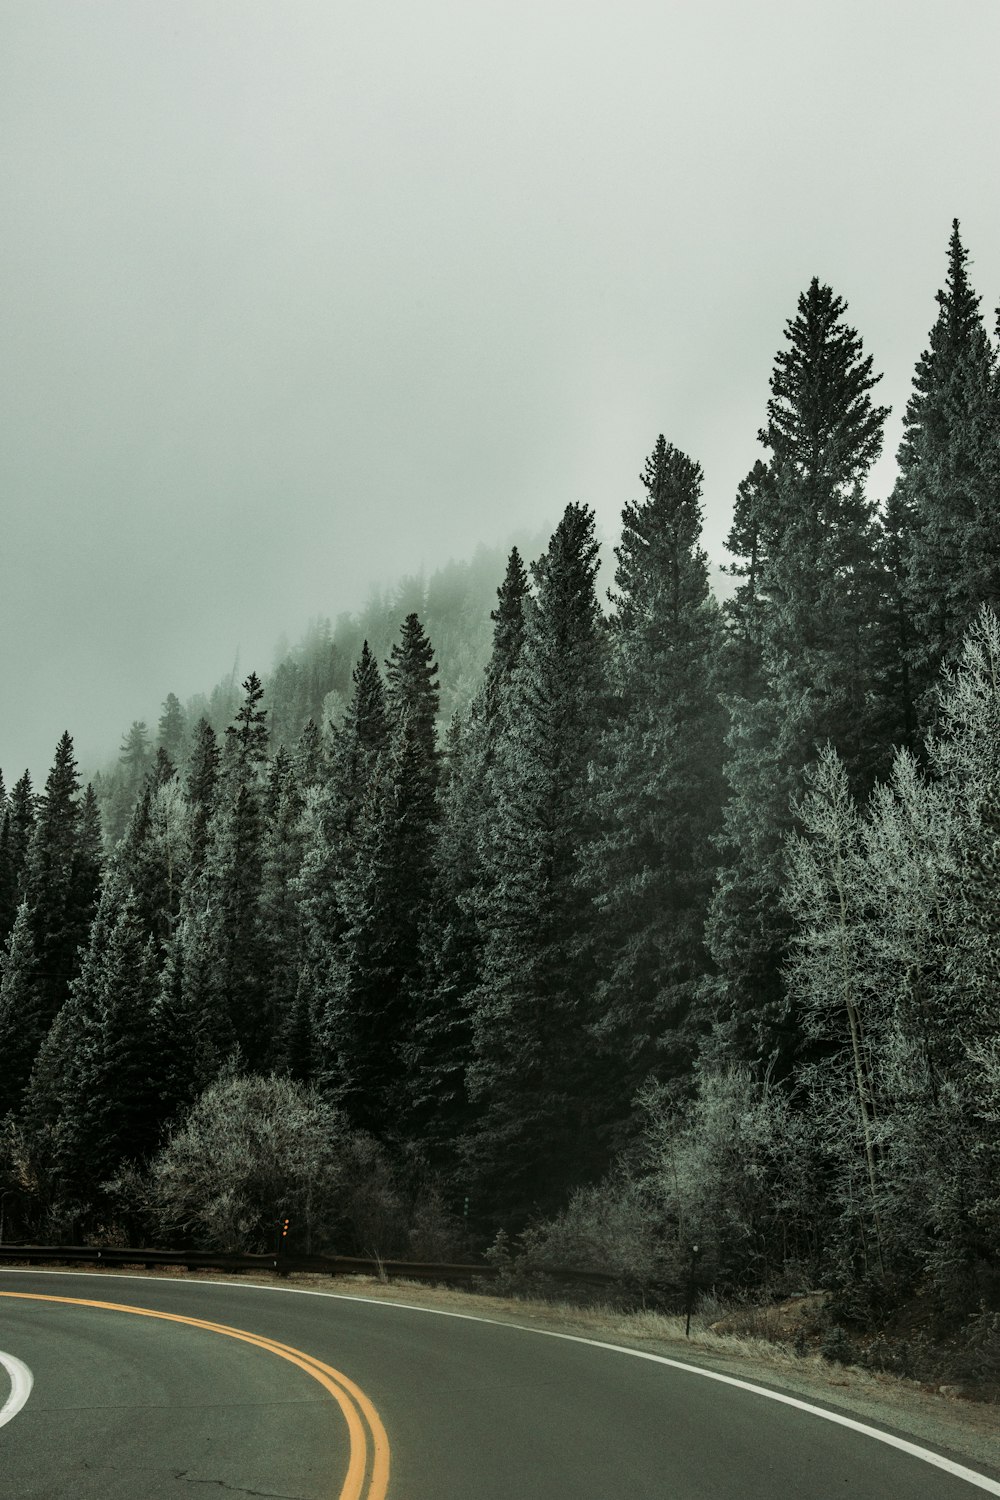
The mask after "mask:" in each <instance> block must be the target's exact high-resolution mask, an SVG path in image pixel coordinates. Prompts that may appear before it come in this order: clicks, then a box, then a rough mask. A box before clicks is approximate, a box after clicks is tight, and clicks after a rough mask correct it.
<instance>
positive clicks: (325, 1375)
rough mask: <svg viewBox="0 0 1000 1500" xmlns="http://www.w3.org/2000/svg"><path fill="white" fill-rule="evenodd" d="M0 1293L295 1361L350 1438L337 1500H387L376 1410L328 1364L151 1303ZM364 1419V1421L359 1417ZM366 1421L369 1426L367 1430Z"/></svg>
mask: <svg viewBox="0 0 1000 1500" xmlns="http://www.w3.org/2000/svg"><path fill="white" fill-rule="evenodd" d="M0 1297H12V1298H15V1299H17V1300H18V1301H21V1302H59V1303H64V1304H66V1305H68V1306H70V1307H99V1308H103V1309H104V1310H105V1311H107V1312H123V1313H132V1314H133V1315H134V1316H136V1317H140V1318H159V1319H160V1320H161V1321H163V1322H165V1323H184V1324H186V1325H187V1326H188V1327H189V1328H201V1329H204V1330H205V1331H206V1332H208V1333H219V1334H223V1335H225V1337H226V1338H232V1339H239V1340H240V1341H241V1342H242V1343H244V1344H251V1345H253V1346H254V1347H255V1348H257V1349H264V1350H266V1351H267V1352H268V1353H269V1354H276V1355H277V1356H278V1358H279V1359H284V1360H286V1361H287V1362H288V1363H289V1364H292V1365H297V1366H298V1368H299V1369H300V1370H304V1371H305V1373H306V1374H307V1375H311V1376H312V1378H313V1379H314V1380H316V1381H318V1382H319V1384H320V1385H321V1386H323V1388H324V1389H325V1390H326V1391H328V1392H329V1394H330V1395H331V1396H332V1397H333V1399H334V1400H335V1401H336V1402H337V1405H338V1406H339V1407H340V1409H341V1411H342V1413H343V1415H344V1419H345V1421H346V1423H347V1431H348V1437H349V1439H350V1460H349V1462H348V1466H347V1475H346V1477H345V1479H344V1483H343V1486H342V1488H341V1491H340V1495H339V1496H338V1500H385V1495H386V1492H387V1490H388V1488H389V1439H388V1436H387V1434H386V1430H385V1428H384V1427H383V1425H382V1420H381V1418H380V1417H379V1414H378V1412H377V1411H376V1410H375V1407H374V1406H373V1405H372V1403H371V1401H370V1400H369V1398H368V1397H367V1396H366V1395H365V1393H364V1391H363V1390H361V1388H360V1387H359V1386H357V1385H355V1383H354V1381H353V1380H350V1379H349V1378H348V1377H347V1376H346V1375H344V1374H342V1373H341V1371H340V1370H335V1369H334V1368H333V1366H332V1365H326V1364H324V1363H323V1362H322V1360H319V1359H316V1358H315V1357H314V1356H313V1355H311V1354H306V1353H305V1352H304V1351H303V1350H301V1349H293V1348H292V1347H291V1345H290V1344H279V1343H278V1342H276V1341H275V1340H274V1339H268V1338H264V1337H263V1335H261V1334H257V1333H250V1332H248V1331H247V1330H246V1329H244V1328H230V1327H228V1326H227V1325H226V1324H225V1323H211V1322H207V1321H206V1320H205V1319H204V1318H189V1317H186V1316H185V1315H184V1314H182V1313H168V1312H158V1311H156V1310H155V1309H154V1308H151V1307H131V1306H129V1304H128V1303H125V1302H97V1301H94V1300H93V1299H92V1298H89V1297H51V1296H45V1295H43V1294H42V1293H40V1292H0ZM362 1417H363V1418H364V1421H362ZM365 1422H367V1424H368V1428H367V1430H366V1428H365ZM368 1431H370V1432H371V1439H372V1463H371V1473H370V1476H369V1480H368V1487H367V1490H366V1489H365V1474H366V1472H367V1471H368Z"/></svg>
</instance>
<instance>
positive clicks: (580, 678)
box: [469, 505, 604, 1221]
mask: <svg viewBox="0 0 1000 1500" xmlns="http://www.w3.org/2000/svg"><path fill="white" fill-rule="evenodd" d="M597 567H598V559H597V543H596V541H595V539H594V518H593V514H592V513H591V512H590V511H589V510H588V509H587V508H586V507H585V506H578V505H570V506H568V507H567V509H566V512H565V514H564V516H563V518H562V521H561V522H560V524H559V526H558V527H557V529H556V531H555V533H554V535H553V537H552V540H551V542H550V544H549V548H548V551H547V552H546V553H545V555H544V556H543V557H542V558H541V559H539V561H538V562H537V563H536V564H535V565H534V568H533V569H532V572H533V576H534V581H535V586H536V589H537V595H536V597H535V598H534V599H533V600H532V601H531V602H530V604H529V606H528V608H527V611H526V620H525V634H524V646H523V652H522V655H521V659H520V664H519V665H518V666H517V668H516V669H515V671H514V673H513V679H512V682H511V700H510V711H509V717H508V718H507V720H506V723H505V727H504V730H503V732H502V734H501V737H500V740H499V742H498V744H497V747H496V759H495V765H494V772H493V777H494V782H495V791H494V796H495V804H496V810H497V817H496V823H495V826H494V827H493V828H492V829H489V830H484V838H485V840H487V843H486V847H485V849H484V858H485V861H486V866H487V871H488V877H489V880H490V882H491V888H490V890H489V894H488V898H487V901H486V904H485V910H484V931H485V951H484V955H483V972H482V980H481V983H480V986H479V989H478V991H477V993H476V996H475V1009H474V1016H473V1024H474V1059H473V1064H472V1067H471V1069H470V1078H469V1082H470V1090H471V1092H472V1095H473V1098H474V1100H476V1101H478V1105H479V1109H480V1116H479V1119H478V1121H477V1123H476V1126H475V1128H474V1131H473V1134H472V1138H471V1140H470V1142H469V1156H470V1169H471V1171H472V1172H473V1173H474V1175H475V1178H476V1181H477V1189H476V1190H477V1193H478V1195H479V1196H480V1197H482V1198H486V1199H488V1200H489V1201H490V1202H491V1203H493V1204H495V1206H496V1208H497V1210H498V1212H500V1213H502V1214H503V1215H505V1216H506V1217H508V1218H509V1219H510V1220H511V1221H516V1220H518V1219H522V1220H523V1216H524V1215H525V1214H526V1213H527V1212H528V1211H530V1209H531V1208H532V1206H533V1205H536V1204H538V1205H545V1206H549V1205H551V1204H552V1202H553V1201H554V1198H555V1197H556V1196H557V1195H558V1194H559V1193H560V1192H562V1191H563V1190H564V1189H565V1188H566V1186H567V1184H568V1183H569V1182H572V1181H579V1180H580V1179H581V1178H582V1177H585V1176H586V1175H587V1173H588V1172H589V1171H592V1170H593V1169H594V1167H595V1165H596V1161H597V1159H598V1158H599V1154H600V1153H599V1148H598V1146H597V1144H596V1142H595V1126H594V1119H593V1115H592V1108H591V1106H592V1097H591V1096H592V1092H593V1091H592V1078H591V1076H590V1074H591V1057H590V1051H591V1049H590V1046H589V1042H588V1030H587V1026H588V1021H589V1019H590V1016H589V1014H588V1005H587V1000H588V998H589V997H588V985H587V980H586V975H585V973H584V972H583V965H582V963H581V944H582V941H583V938H584V935H585V934H586V932H587V926H588V906H589V903H588V901H587V897H586V894H585V892H584V891H583V890H582V889H581V885H580V882H579V880H578V874H579V850H580V847H581V844H582V843H583V842H584V839H585V836H586V833H587V831H588V822H589V817H590V809H589V802H588V797H587V794H586V786H587V764H588V760H589V759H590V755H591V752H592V748H593V745H594V740H595V734H596V728H597V725H598V723H599V721H600V716H601V708H602V694H603V686H604V685H603V673H602V668H603V649H604V631H603V626H602V622H601V616H600V609H599V606H598V603H597V598H596V595H595V592H594V579H595V576H596V572H597Z"/></svg>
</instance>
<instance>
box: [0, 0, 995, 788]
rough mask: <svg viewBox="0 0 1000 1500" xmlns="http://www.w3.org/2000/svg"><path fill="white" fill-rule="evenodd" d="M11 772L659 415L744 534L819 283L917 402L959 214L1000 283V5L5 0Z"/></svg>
mask: <svg viewBox="0 0 1000 1500" xmlns="http://www.w3.org/2000/svg"><path fill="white" fill-rule="evenodd" d="M0 30H2V46H0V100H2V104H0V110H2V127H3V128H2V131H0V195H2V202H3V208H4V224H5V232H4V236H3V241H2V244H0V348H2V349H3V359H2V361H0V401H2V403H3V413H4V441H3V443H2V444H0V491H2V493H3V497H4V502H3V503H4V525H3V555H2V561H0V570H2V571H0V635H2V639H3V640H4V642H5V649H4V652H3V658H2V663H0V703H2V704H3V714H2V722H0V764H2V765H3V767H4V768H5V770H6V771H7V773H8V775H10V774H12V773H16V774H19V773H20V770H21V769H23V768H24V766H25V765H28V766H30V768H31V769H32V772H33V774H34V776H35V778H36V780H38V781H41V779H42V778H43V777H44V775H45V773H46V770H47V768H48V766H49V764H50V762H51V756H52V752H53V748H54V746H55V744H56V742H57V740H58V738H59V735H60V734H61V733H62V732H63V730H64V729H66V728H69V729H71V731H72V733H73V734H74V736H75V740H76V744H77V748H78V752H79V754H80V756H81V759H82V761H83V763H84V764H85V765H87V766H90V767H94V766H97V765H100V764H103V763H104V762H105V761H106V759H107V758H108V757H109V756H111V757H113V756H114V755H115V753H116V749H117V744H118V742H119V739H120V736H121V734H122V732H123V731H124V729H125V728H126V727H127V726H128V724H129V723H130V722H131V721H132V720H133V719H136V718H143V717H145V718H147V719H150V720H151V719H152V718H153V717H154V716H155V714H156V713H158V711H159V703H160V702H161V701H162V697H163V695H164V693H165V692H166V691H168V690H170V691H174V692H176V693H177V694H178V696H179V697H180V698H181V699H182V700H184V699H187V698H188V697H189V696H190V695H192V694H194V693H198V692H208V691H209V690H210V688H211V685H212V684H213V683H215V682H216V681H218V680H219V678H221V677H222V676H223V675H224V674H226V673H228V672H229V670H230V668H231V666H232V662H233V660H234V658H235V656H236V653H237V651H238V652H239V661H240V663H241V670H242V671H243V672H245V671H247V670H250V669H252V668H256V669H258V670H260V671H261V672H265V671H267V670H269V669H270V666H271V664H272V660H273V653H274V648H275V643H276V642H277V641H278V640H279V638H280V637H281V635H282V634H283V633H285V634H287V635H288V637H290V638H291V639H292V640H293V641H294V640H295V639H297V638H298V637H299V636H300V635H301V634H302V632H303V631H304V630H305V629H306V627H307V624H308V622H309V621H310V620H311V619H314V618H315V617H317V616H327V617H331V618H335V617H336V616H337V615H338V614H339V613H340V612H341V611H342V610H357V609H359V608H361V607H362V606H363V604H364V600H365V598H366V595H367V592H368V588H369V585H370V584H371V583H377V584H380V585H391V584H393V583H394V581H395V580H396V579H398V578H399V577H401V576H402V575H404V574H409V573H412V572H414V571H417V570H418V569H419V568H420V567H421V566H423V567H424V568H425V569H426V571H427V572H428V574H430V573H433V571H434V570H435V569H436V568H438V567H440V566H442V565H444V564H445V563H447V561H448V559H449V558H450V557H454V558H457V559H463V558H464V559H467V558H471V557H472V556H473V554H474V552H475V549H476V547H477V545H479V544H480V543H484V544H486V545H488V546H491V547H492V546H498V545H501V544H503V543H505V542H506V541H507V540H508V539H509V538H510V537H511V536H512V535H521V534H533V535H534V534H538V533H540V532H544V533H545V534H549V533H550V532H551V529H552V528H553V527H554V526H555V525H556V523H557V521H558V519H559V517H560V516H561V515H562V513H563V511H564V509H565V507H566V505H567V504H569V503H582V504H586V505H589V506H591V507H592V508H593V509H594V511H595V513H596V517H597V525H598V531H599V533H601V534H602V535H603V536H604V538H605V539H606V541H607V542H608V543H609V544H613V543H614V542H615V540H616V539H617V535H618V529H619V513H620V510H621V507H622V505H623V504H624V503H625V502H626V501H627V500H628V498H629V497H630V496H631V495H632V494H633V492H634V487H635V479H636V474H637V461H638V460H637V455H641V454H644V453H646V452H647V451H648V448H649V444H650V441H651V434H655V433H657V432H660V431H661V430H662V431H664V432H665V433H666V434H667V436H668V437H669V438H670V440H671V441H672V442H675V443H677V444H678V445H679V446H680V447H681V448H682V449H683V450H684V451H685V452H688V453H691V454H692V455H694V456H696V457H697V458H698V460H699V462H700V463H701V464H702V466H703V468H704V471H705V510H706V531H705V540H706V545H707V547H708V550H709V553H710V555H711V556H712V558H713V559H715V560H716V561H721V560H722V557H723V541H724V538H725V535H726V532H727V530H728V527H729V524H730V519H731V516H732V509H733V502H734V496H735V493H736V487H737V485H738V483H739V482H740V480H741V479H742V477H743V476H744V475H745V474H746V473H747V472H748V470H749V468H750V467H751V465H752V463H753V461H754V459H755V457H756V456H757V454H758V449H757V445H756V433H757V430H758V428H759V426H760V423H761V392H762V390H764V389H765V388H766V381H767V378H768V373H769V370H770V367H771V360H772V357H773V353H774V349H775V340H776V330H779V329H780V328H781V326H782V323H783V321H784V319H785V318H786V317H787V316H788V315H789V310H790V308H791V307H792V306H793V305H794V299H795V297H796V296H797V295H798V293H799V292H800V291H801V290H802V288H803V287H805V286H806V285H807V284H808V281H809V279H810V277H811V276H813V275H818V276H819V277H820V279H821V281H823V282H826V283H829V284H830V285H832V286H833V287H835V288H836V289H837V290H838V292H839V293H840V294H841V295H843V296H844V297H845V298H846V299H847V302H848V304H849V306H850V310H851V317H852V319H853V320H854V322H855V324H856V325H857V326H858V327H859V328H860V329H862V330H863V332H864V337H865V340H866V347H867V348H869V349H870V350H871V352H872V353H873V355H874V358H875V362H876V366H877V368H878V369H879V370H881V371H883V372H884V374H885V379H884V381H883V384H882V387H881V388H880V398H881V399H882V400H883V401H884V402H885V403H886V404H888V405H889V406H891V407H892V408H893V412H892V416H891V417H890V419H889V421H888V424H887V427H886V445H885V455H886V457H885V459H884V460H883V464H882V466H881V468H877V469H876V470H875V473H874V475H873V477H872V486H873V488H874V490H875V491H876V492H877V493H879V494H880V495H881V496H882V497H883V498H884V497H885V495H887V493H888V490H889V488H890V487H891V482H892V456H893V455H894V452H895V449H896V446H897V444H898V441H899V437H900V434H901V431H902V415H903V409H904V406H905V402H906V398H907V392H908V386H909V380H910V374H911V371H912V367H913V362H914V360H915V358H916V356H917V354H918V353H919V351H920V349H921V348H922V346H923V340H924V339H925V337H926V332H927V329H928V327H929V326H930V323H931V320H932V316H933V313H934V303H933V300H932V296H933V288H934V287H935V286H937V285H938V282H939V273H940V247H941V244H942V235H944V234H946V232H947V226H948V225H949V224H950V222H951V220H952V218H953V217H955V216H956V215H958V216H959V217H960V218H961V219H962V223H963V229H964V232H965V235H966V239H967V243H968V244H969V246H970V247H971V248H972V251H973V256H974V264H973V275H974V278H975V281H976V284H977V286H978V287H980V288H981V290H982V292H983V295H984V296H985V297H986V298H987V300H989V299H990V298H993V297H995V294H996V289H997V287H998V286H1000V250H998V246H1000V207H998V199H997V194H996V191H995V160H994V152H993V150H992V142H993V139H994V126H995V77H994V67H993V60H994V58H995V57H996V56H997V54H998V51H1000V46H998V44H1000V17H998V12H997V10H996V7H995V6H993V5H991V4H979V3H966V4H963V5H962V6H961V7H960V24H949V25H944V24H943V22H942V16H941V12H940V8H939V7H938V6H936V5H932V4H930V3H927V0H916V3H914V0H886V3H882V4H879V5H878V6H875V7H871V6H867V5H862V4H860V3H857V0H853V3H847V4H839V5H837V6H836V7H834V6H820V7H818V8H817V7H802V6H801V5H798V4H795V3H792V0H766V3H763V4H758V5H755V6H753V7H752V8H748V7H745V6H741V5H738V4H734V3H725V0H714V3H709V4H705V5H700V6H697V7H693V6H681V5H666V6H664V5H662V4H653V3H648V0H628V3H625V4H622V5H616V6H615V7H613V9H607V8H605V9H603V10H601V9H600V8H589V9H587V10H586V11H585V12H584V13H582V14H581V13H580V11H579V9H578V8H571V7H568V6H566V5H564V4H562V3H561V0H559V3H551V4H544V5H537V4H531V5H529V4H527V3H521V0H517V3H514V4H504V5H502V6H501V5H499V4H496V3H492V0H490V3H486V4H484V5H478V6H475V7H471V8H470V7H467V6H460V5H457V4H454V3H450V0H431V3H430V4H429V5H426V6H423V7H421V8H420V9H419V10H407V9H406V8H403V7H398V6H392V5H389V4H384V3H376V4H373V5H370V6H366V7H364V9H363V11H358V10H357V8H356V7H355V8H348V7H344V6H341V5H330V4H326V3H321V0H298V3H296V5H295V6H294V8H293V10H291V11H289V9H288V7H286V6H282V5H277V4H273V3H268V0H254V3H250V4H230V3H224V0H220V3H213V4H211V5H204V4H202V3H200V0H197V3H196V0H178V3H174V4H171V5H170V6H169V7H158V6H139V5H135V4H133V3H132V0H108V3H105V4H102V5H100V6H99V7H88V8H86V9H81V8H80V7H79V6H78V5H74V4H71V3H69V0H35V3H32V4H31V5H29V6H14V5H7V6H4V7H2V15H0Z"/></svg>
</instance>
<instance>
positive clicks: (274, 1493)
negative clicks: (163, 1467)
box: [174, 1469, 309, 1500]
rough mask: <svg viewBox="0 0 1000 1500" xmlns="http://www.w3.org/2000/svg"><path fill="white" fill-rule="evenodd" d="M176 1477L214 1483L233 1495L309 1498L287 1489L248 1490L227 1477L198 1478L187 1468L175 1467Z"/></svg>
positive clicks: (266, 1498) (269, 1499) (262, 1498)
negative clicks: (230, 1481)
mask: <svg viewBox="0 0 1000 1500" xmlns="http://www.w3.org/2000/svg"><path fill="white" fill-rule="evenodd" d="M174 1478H175V1479H183V1480H184V1481H185V1482H186V1483H187V1484H214V1485H216V1486H217V1487H218V1488H219V1489H220V1490H228V1491H229V1492H230V1493H231V1494H233V1495H252V1496H254V1497H255V1500H309V1497H308V1495H290V1494H288V1492H287V1491H286V1490H281V1491H278V1490H248V1489H247V1488H246V1487H245V1486H244V1485H242V1484H228V1483H227V1482H226V1480H225V1479H196V1478H195V1477H194V1475H193V1474H189V1473H188V1471H187V1469H175V1470H174Z"/></svg>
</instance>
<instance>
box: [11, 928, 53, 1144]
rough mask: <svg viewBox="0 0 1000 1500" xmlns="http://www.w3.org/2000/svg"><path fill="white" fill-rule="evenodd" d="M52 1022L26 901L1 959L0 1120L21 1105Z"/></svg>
mask: <svg viewBox="0 0 1000 1500" xmlns="http://www.w3.org/2000/svg"><path fill="white" fill-rule="evenodd" d="M50 1019H51V1018H50V1016H49V1014H48V1010H47V1008H46V1003H45V995H44V991H43V990H42V986H41V982H40V980H39V977H38V963H37V955H36V953H35V942H34V937H33V935H32V924H31V915H30V913H29V911H28V907H27V904H26V903H25V902H23V901H22V903H21V905H20V906H19V907H18V909H17V916H16V918H15V921H14V925H13V928H12V929H11V932H10V935H9V936H8V938H7V941H6V945H5V948H4V952H3V956H2V959H0V1060H2V1066H0V1119H3V1117H4V1115H6V1114H7V1112H8V1111H9V1110H16V1109H17V1108H18V1106H19V1105H20V1102H21V1099H22V1096H23V1094H24V1090H25V1088H26V1087H27V1083H28V1079H29V1078H30V1076H31V1069H32V1066H33V1064H34V1061H35V1054H36V1052H37V1051H38V1047H39V1045H40V1042H41V1038H42V1037H43V1036H44V1035H45V1029H46V1026H47V1025H48V1022H49V1020H50Z"/></svg>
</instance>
